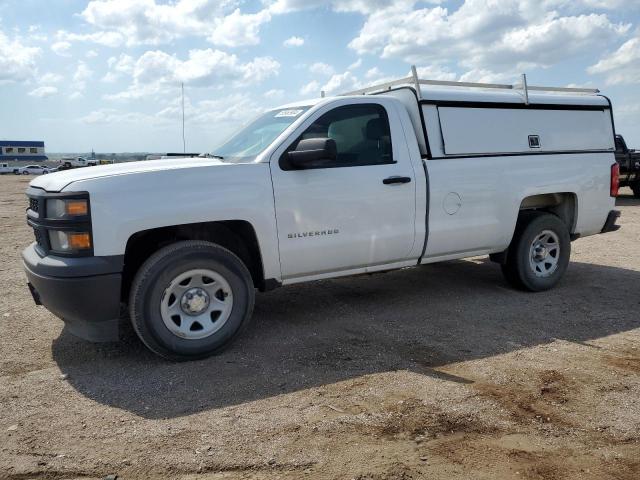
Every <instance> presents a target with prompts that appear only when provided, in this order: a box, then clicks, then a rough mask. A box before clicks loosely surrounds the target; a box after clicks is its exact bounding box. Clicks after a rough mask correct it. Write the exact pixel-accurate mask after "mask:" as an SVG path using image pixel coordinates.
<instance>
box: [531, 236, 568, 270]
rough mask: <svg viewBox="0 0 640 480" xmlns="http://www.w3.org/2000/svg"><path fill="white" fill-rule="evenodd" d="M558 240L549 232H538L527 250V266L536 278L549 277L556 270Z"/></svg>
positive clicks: (558, 252) (558, 259)
mask: <svg viewBox="0 0 640 480" xmlns="http://www.w3.org/2000/svg"><path fill="white" fill-rule="evenodd" d="M559 261H560V238H559V237H558V235H557V234H556V233H555V232H553V231H551V230H544V231H542V232H540V233H539V234H538V235H537V236H536V238H535V239H534V240H533V242H532V243H531V248H530V249H529V266H530V267H531V270H532V271H533V273H534V274H535V276H536V277H540V278H545V277H550V276H551V275H553V274H554V273H555V271H556V270H557V269H558V265H559Z"/></svg>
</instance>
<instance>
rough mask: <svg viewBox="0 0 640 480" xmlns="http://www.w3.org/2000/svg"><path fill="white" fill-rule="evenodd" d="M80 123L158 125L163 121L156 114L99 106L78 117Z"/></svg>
mask: <svg viewBox="0 0 640 480" xmlns="http://www.w3.org/2000/svg"><path fill="white" fill-rule="evenodd" d="M80 121H81V122H82V123H86V124H88V125H106V124H117V125H119V124H141V123H143V124H145V125H158V124H160V123H163V122H162V120H161V119H160V118H158V116H155V115H149V114H145V113H140V112H121V111H118V110H116V109H113V108H101V109H99V110H94V111H93V112H90V113H88V114H87V115H85V116H84V117H81V118H80Z"/></svg>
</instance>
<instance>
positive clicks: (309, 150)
mask: <svg viewBox="0 0 640 480" xmlns="http://www.w3.org/2000/svg"><path fill="white" fill-rule="evenodd" d="M288 156H289V163H290V164H291V166H292V167H294V168H296V169H305V168H322V167H323V166H326V165H327V164H329V163H331V162H334V161H335V160H336V158H337V156H338V147H337V146H336V141H335V140H334V139H333V138H306V139H304V140H300V142H298V146H297V147H296V149H295V150H292V151H290V152H289V155H288Z"/></svg>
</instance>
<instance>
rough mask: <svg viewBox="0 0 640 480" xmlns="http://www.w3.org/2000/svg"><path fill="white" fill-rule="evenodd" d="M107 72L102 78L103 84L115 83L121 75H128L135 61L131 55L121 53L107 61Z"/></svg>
mask: <svg viewBox="0 0 640 480" xmlns="http://www.w3.org/2000/svg"><path fill="white" fill-rule="evenodd" d="M107 65H108V66H109V71H108V72H107V74H106V75H105V76H104V77H103V78H102V81H103V82H107V83H110V82H115V81H116V80H118V79H119V78H120V77H121V76H122V75H130V74H132V73H133V69H134V67H135V60H134V58H133V57H132V56H131V55H127V54H126V53H121V54H120V56H119V57H109V59H108V60H107Z"/></svg>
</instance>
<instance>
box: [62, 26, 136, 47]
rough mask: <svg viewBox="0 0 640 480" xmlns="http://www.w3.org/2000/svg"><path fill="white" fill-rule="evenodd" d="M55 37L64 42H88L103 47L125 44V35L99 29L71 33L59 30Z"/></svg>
mask: <svg viewBox="0 0 640 480" xmlns="http://www.w3.org/2000/svg"><path fill="white" fill-rule="evenodd" d="M56 38H58V39H60V40H61V41H64V42H90V43H96V44H98V45H102V46H105V47H111V48H116V47H121V46H123V45H124V44H125V36H124V35H123V34H121V33H120V32H109V31H99V32H94V33H72V32H67V31H66V30H59V31H58V32H57V33H56Z"/></svg>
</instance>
